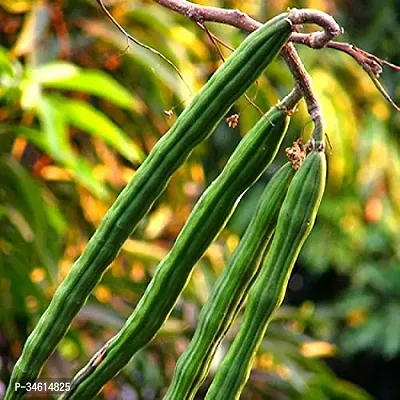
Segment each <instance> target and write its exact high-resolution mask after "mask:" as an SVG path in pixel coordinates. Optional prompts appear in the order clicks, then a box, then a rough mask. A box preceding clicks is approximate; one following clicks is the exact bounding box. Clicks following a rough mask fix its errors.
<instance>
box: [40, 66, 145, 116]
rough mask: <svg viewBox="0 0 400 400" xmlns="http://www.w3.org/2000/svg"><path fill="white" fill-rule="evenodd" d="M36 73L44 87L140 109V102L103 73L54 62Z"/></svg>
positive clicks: (131, 108) (41, 67)
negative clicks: (95, 97)
mask: <svg viewBox="0 0 400 400" xmlns="http://www.w3.org/2000/svg"><path fill="white" fill-rule="evenodd" d="M34 73H35V77H36V79H37V80H38V82H39V83H41V84H42V85H43V86H44V87H49V88H56V89H64V90H74V91H79V92H85V93H90V94H93V95H95V96H99V97H101V98H104V99H106V100H108V101H110V102H112V103H114V104H116V105H118V106H120V107H124V108H127V109H130V110H136V111H137V110H139V109H140V101H139V100H138V99H137V98H136V97H135V96H134V95H133V94H132V93H130V92H129V91H128V90H126V89H125V88H124V87H123V86H122V85H121V84H119V83H118V82H117V81H116V80H114V79H113V78H112V77H111V76H110V75H108V74H106V73H105V72H103V71H100V70H95V69H83V68H79V67H77V66H75V65H73V64H70V63H66V62H52V63H47V64H44V65H40V66H38V67H37V68H36V69H35V70H34Z"/></svg>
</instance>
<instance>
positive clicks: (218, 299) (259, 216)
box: [164, 163, 295, 400]
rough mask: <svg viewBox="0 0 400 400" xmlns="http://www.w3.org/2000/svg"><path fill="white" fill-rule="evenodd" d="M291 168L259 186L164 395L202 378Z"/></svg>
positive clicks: (267, 235)
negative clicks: (241, 232)
mask: <svg viewBox="0 0 400 400" xmlns="http://www.w3.org/2000/svg"><path fill="white" fill-rule="evenodd" d="M294 173H295V170H294V169H293V167H292V165H291V163H286V164H285V165H284V166H283V167H281V168H280V169H279V171H277V172H276V173H275V174H274V175H273V177H272V178H271V180H270V181H269V182H268V184H267V186H266V188H265V189H264V192H263V193H262V195H261V197H260V200H259V201H258V204H257V207H256V210H255V212H254V214H253V217H252V219H251V221H250V223H249V225H248V227H247V229H246V231H245V233H244V235H243V237H242V239H241V240H240V242H239V245H238V247H237V248H236V249H235V251H234V253H233V254H232V257H231V259H230V260H229V263H228V264H227V266H226V267H225V269H224V271H223V273H222V275H221V277H220V278H219V279H218V281H217V283H216V284H215V286H214V288H213V290H212V293H211V295H210V297H209V299H208V300H207V302H206V303H205V305H204V306H203V308H202V310H201V313H200V316H199V320H198V323H197V328H196V331H195V333H194V336H193V338H192V340H191V341H190V343H189V346H188V347H187V349H186V350H185V352H184V353H183V354H182V356H181V357H180V358H179V360H178V363H177V365H176V368H175V372H174V376H173V378H172V383H171V385H170V387H169V390H168V392H167V394H166V396H165V397H164V399H165V400H178V399H182V400H183V399H187V400H189V399H193V397H194V396H195V394H196V392H197V390H198V388H199V387H200V385H201V383H202V382H203V380H204V379H205V378H206V376H207V373H208V370H209V366H210V363H211V361H212V359H213V356H214V354H215V351H216V350H217V348H218V345H219V343H220V342H221V340H222V339H223V337H224V335H225V333H226V332H227V331H228V329H229V328H230V326H231V324H232V322H233V321H234V318H235V316H236V314H237V311H238V309H240V306H241V304H242V302H243V301H244V298H245V297H246V295H247V293H248V288H249V286H250V285H251V283H252V281H253V279H254V277H255V275H256V273H257V271H258V268H259V266H260V264H261V259H262V256H263V254H264V252H265V249H266V248H267V246H268V243H269V242H270V239H271V237H272V234H273V232H274V230H275V227H276V221H277V218H278V212H279V209H280V208H281V206H282V202H283V199H284V198H285V195H286V191H287V188H288V186H289V183H290V181H291V180H292V178H293V176H294Z"/></svg>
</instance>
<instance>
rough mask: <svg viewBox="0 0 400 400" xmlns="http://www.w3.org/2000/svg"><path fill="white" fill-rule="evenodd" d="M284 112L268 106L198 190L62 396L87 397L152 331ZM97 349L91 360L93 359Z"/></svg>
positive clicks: (280, 126) (274, 137)
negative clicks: (129, 309) (108, 334)
mask: <svg viewBox="0 0 400 400" xmlns="http://www.w3.org/2000/svg"><path fill="white" fill-rule="evenodd" d="M288 121H289V117H288V116H287V115H286V111H284V110H281V109H280V108H277V107H273V108H272V109H271V110H270V111H269V112H268V113H267V114H266V115H265V116H263V117H261V119H260V120H259V121H258V122H257V124H256V125H255V126H254V127H253V128H252V129H251V130H250V132H248V134H247V135H246V136H245V137H244V138H243V139H242V140H241V142H240V143H239V145H238V147H237V148H236V150H235V151H234V153H233V154H232V156H231V157H230V159H229V160H228V162H227V164H226V166H225V168H224V169H223V170H222V172H221V173H220V175H219V176H218V177H217V178H216V179H215V180H214V181H213V182H212V183H211V184H210V185H209V187H208V188H207V190H206V191H205V192H204V193H203V195H202V196H201V198H200V199H199V201H198V202H197V204H196V205H195V207H194V209H193V210H192V212H191V214H190V216H189V218H188V220H187V221H186V223H185V225H184V226H183V228H182V230H181V232H180V234H179V236H178V238H177V239H176V241H175V243H174V246H173V247H172V249H171V250H170V251H169V253H168V254H167V255H166V257H165V258H164V259H163V260H162V261H161V263H160V264H159V266H158V267H157V270H156V273H155V275H154V277H153V279H152V280H151V282H150V284H149V285H148V286H147V288H146V291H145V293H144V294H143V296H142V298H141V299H140V301H139V303H138V305H137V306H136V308H135V310H134V311H133V313H132V314H131V315H130V317H129V318H128V320H127V322H126V323H125V325H124V326H123V327H122V328H121V330H120V331H119V332H118V333H117V335H116V336H114V337H113V338H112V339H111V340H110V341H109V342H108V344H107V345H106V347H105V348H104V350H105V351H104V353H103V350H100V353H103V354H102V360H101V362H99V363H98V364H97V365H96V367H95V368H93V365H92V364H91V363H89V364H88V365H87V367H85V368H84V369H83V370H82V371H81V372H80V373H79V374H78V375H77V377H76V378H74V380H73V382H72V385H73V390H71V392H69V393H67V394H66V396H65V398H71V399H82V398H85V399H90V398H92V397H93V396H95V395H96V394H97V393H98V392H99V391H100V390H101V388H102V386H103V385H104V384H105V383H106V382H107V381H108V380H110V379H111V378H112V377H113V376H114V375H115V374H117V373H118V372H119V371H120V369H121V368H122V367H124V366H125V365H126V364H127V363H128V362H129V360H130V359H131V358H132V357H133V355H134V354H135V353H136V352H137V351H138V350H140V349H141V348H142V347H143V346H145V345H146V344H147V343H149V342H150V340H151V339H152V338H153V337H154V336H155V335H156V334H157V332H158V331H159V329H160V328H161V326H162V324H163V323H164V321H165V320H166V319H167V318H168V315H169V314H170V312H171V311H172V309H173V307H174V306H175V304H176V301H177V300H178V297H179V295H180V294H181V292H182V290H183V289H184V287H185V285H186V283H187V281H188V279H189V278H190V275H191V272H192V271H193V267H194V265H195V264H196V262H197V261H198V260H199V259H200V258H201V256H202V255H203V253H204V252H205V250H206V249H207V247H208V246H209V245H210V243H211V242H212V241H213V240H214V238H215V237H216V235H217V234H218V233H219V232H220V230H221V229H222V228H223V226H224V225H225V223H226V222H227V220H228V218H229V217H230V215H231V213H232V212H233V210H234V208H235V206H236V204H237V203H238V200H239V199H240V197H241V196H242V195H243V193H244V192H245V191H246V190H247V189H248V188H249V187H250V186H251V185H252V184H253V183H254V182H255V181H256V180H257V179H258V178H259V177H260V176H261V174H262V173H263V172H264V171H265V170H266V169H267V167H268V165H269V164H270V163H271V161H272V160H273V159H274V158H275V155H276V153H277V151H278V149H279V146H280V144H281V142H282V140H283V138H284V135H285V132H286V129H287V125H288ZM98 354H99V352H98V353H97V355H95V356H94V357H93V359H97V358H98Z"/></svg>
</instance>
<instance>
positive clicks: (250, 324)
mask: <svg viewBox="0 0 400 400" xmlns="http://www.w3.org/2000/svg"><path fill="white" fill-rule="evenodd" d="M325 181H326V157H325V153H324V152H323V151H317V150H313V151H312V152H311V153H310V154H309V155H308V156H307V158H306V159H305V161H304V163H303V164H302V165H301V167H300V168H299V170H298V171H297V172H296V174H295V176H294V178H293V180H292V182H291V184H290V186H289V189H288V192H287V195H286V197H285V200H284V202H283V205H282V208H281V210H280V212H279V216H278V223H277V227H276V231H275V234H274V237H273V239H272V243H271V247H270V248H269V250H268V252H267V255H266V258H265V260H264V262H263V263H262V267H261V270H260V273H259V275H258V277H257V279H256V281H255V283H254V285H253V286H252V288H251V290H250V293H249V297H248V301H247V305H246V309H245V313H244V317H243V322H242V325H241V326H240V329H239V332H238V334H237V335H236V337H235V339H234V341H233V343H232V345H231V347H230V348H229V350H228V353H227V355H226V356H225V358H224V360H223V362H222V364H221V365H220V366H219V368H218V370H217V373H216V375H215V377H214V380H213V382H212V384H211V386H210V388H209V390H208V392H207V395H206V399H207V400H220V399H226V400H234V399H238V398H239V396H240V394H241V392H242V390H243V387H244V385H245V384H246V382H247V380H248V377H249V374H250V371H251V366H252V362H253V359H254V356H255V354H256V351H257V349H258V347H259V345H260V343H261V340H262V339H263V337H264V335H265V332H266V330H267V327H268V324H269V322H270V321H271V317H272V315H273V313H274V311H276V310H277V309H278V308H279V306H280V304H281V303H282V301H283V298H284V296H285V292H286V287H287V284H288V280H289V277H290V273H291V271H292V268H293V265H294V263H295V261H296V259H297V257H298V255H299V252H300V250H301V248H302V246H303V244H304V242H305V240H306V238H307V237H308V235H309V233H310V232H311V230H312V227H313V225H314V222H315V218H316V215H317V211H318V208H319V205H320V202H321V199H322V195H323V192H324V190H325Z"/></svg>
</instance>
